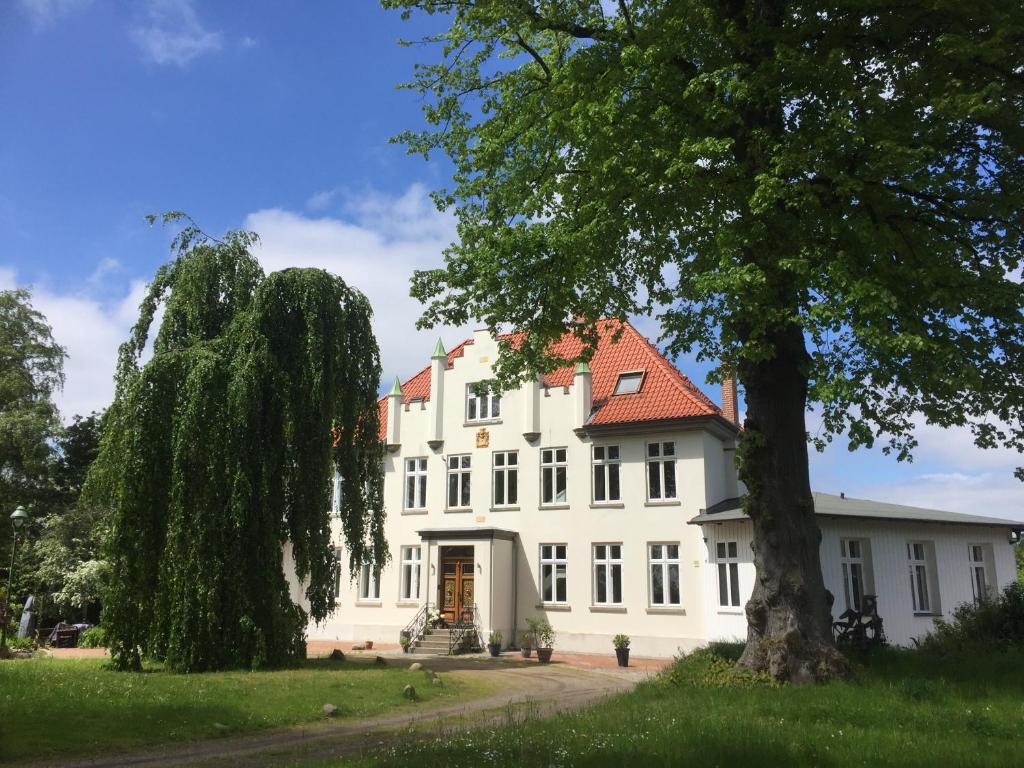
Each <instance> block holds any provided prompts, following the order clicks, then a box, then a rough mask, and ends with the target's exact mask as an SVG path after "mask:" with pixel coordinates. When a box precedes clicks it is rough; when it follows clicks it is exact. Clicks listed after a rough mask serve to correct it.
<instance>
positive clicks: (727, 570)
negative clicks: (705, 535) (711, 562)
mask: <svg viewBox="0 0 1024 768" xmlns="http://www.w3.org/2000/svg"><path fill="white" fill-rule="evenodd" d="M715 560H716V562H717V563H718V605H719V606H721V607H722V608H738V607H739V605H740V558H739V544H738V543H737V542H735V541H719V542H717V543H716V544H715Z"/></svg>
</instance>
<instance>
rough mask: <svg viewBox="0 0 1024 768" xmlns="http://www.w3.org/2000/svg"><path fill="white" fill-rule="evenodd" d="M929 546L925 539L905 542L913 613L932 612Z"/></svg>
mask: <svg viewBox="0 0 1024 768" xmlns="http://www.w3.org/2000/svg"><path fill="white" fill-rule="evenodd" d="M929 550H930V546H929V542H926V541H908V542H907V560H908V561H909V564H910V594H911V598H912V600H913V603H914V613H932V611H933V607H932V606H933V603H934V601H933V599H932V594H931V582H932V579H931V566H930V564H929V562H928V560H929V554H930V552H929Z"/></svg>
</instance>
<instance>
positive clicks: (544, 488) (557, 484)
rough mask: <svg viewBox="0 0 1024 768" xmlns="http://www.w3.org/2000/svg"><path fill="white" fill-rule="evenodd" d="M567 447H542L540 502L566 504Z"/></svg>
mask: <svg viewBox="0 0 1024 768" xmlns="http://www.w3.org/2000/svg"><path fill="white" fill-rule="evenodd" d="M566 468H567V462H566V449H565V448H542V449H541V452H540V503H541V504H564V503H565V501H566V499H567V498H568V497H567V496H566V485H565V479H566Z"/></svg>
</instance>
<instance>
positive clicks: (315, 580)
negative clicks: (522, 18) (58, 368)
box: [85, 214, 387, 672]
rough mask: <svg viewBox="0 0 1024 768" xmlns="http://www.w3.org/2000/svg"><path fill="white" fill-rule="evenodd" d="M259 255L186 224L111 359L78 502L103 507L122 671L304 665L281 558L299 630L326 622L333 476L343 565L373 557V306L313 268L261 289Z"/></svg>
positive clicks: (246, 243) (376, 489)
mask: <svg viewBox="0 0 1024 768" xmlns="http://www.w3.org/2000/svg"><path fill="white" fill-rule="evenodd" d="M180 218H182V215H181V214H168V215H166V216H165V219H166V220H171V221H177V220H178V219H180ZM255 240H256V236H255V235H254V234H251V233H246V232H230V233H228V234H227V235H226V236H225V238H224V239H223V240H215V239H213V238H210V237H208V236H206V235H204V234H203V233H202V232H201V231H200V230H198V229H197V228H196V227H195V225H194V224H191V223H190V224H189V225H188V226H186V227H185V229H184V230H183V231H182V232H181V234H180V235H179V236H178V237H177V238H176V239H175V241H174V244H173V251H174V253H175V254H176V255H175V258H174V259H173V260H172V261H170V262H169V263H168V264H166V265H164V266H163V267H161V268H160V270H159V271H158V272H157V274H156V278H155V279H154V281H153V283H152V284H151V285H150V286H149V290H148V293H147V295H146V297H145V299H144V300H143V302H142V305H141V308H140V316H139V320H138V322H137V323H136V325H135V327H134V328H133V330H132V334H131V337H130V338H129V339H128V341H127V342H126V343H125V344H124V345H122V347H121V351H120V359H119V363H118V369H117V375H116V393H115V398H114V403H113V405H112V406H111V408H110V411H109V413H108V417H107V418H108V421H107V427H106V430H105V432H104V435H103V441H102V445H101V450H100V454H99V457H98V458H97V460H96V462H95V464H94V465H93V467H92V469H91V471H90V475H89V478H88V481H87V485H86V489H85V492H86V495H87V497H88V498H90V499H91V500H92V501H93V502H101V503H105V504H107V505H109V506H110V507H111V509H112V510H113V514H112V524H111V531H110V535H109V539H108V541H107V543H106V548H107V557H108V559H109V561H110V567H111V579H110V583H111V584H110V588H109V593H108V594H107V595H106V596H105V599H104V612H103V623H104V625H105V626H106V627H107V630H108V637H109V638H110V643H111V655H112V657H113V660H114V663H115V665H117V666H118V667H120V668H138V667H139V665H140V662H141V658H142V657H143V656H146V657H153V658H156V659H160V660H163V661H164V662H166V664H167V665H168V666H169V667H170V668H172V669H175V670H179V671H183V672H198V671H205V670H214V669H224V668H229V667H257V666H279V665H283V664H286V663H288V662H290V661H293V660H295V659H297V658H300V657H301V656H302V655H303V654H304V652H305V651H304V634H305V627H306V622H307V619H308V616H307V614H306V612H305V611H304V610H303V609H302V608H300V607H299V606H298V605H296V604H295V603H293V601H292V599H291V597H290V595H289V588H288V584H287V582H286V578H285V573H284V568H283V559H282V550H283V548H284V547H285V544H286V542H287V543H290V551H291V554H292V557H293V559H294V567H295V571H296V574H297V576H298V577H299V579H300V581H302V582H303V585H304V589H305V598H306V601H307V602H308V605H309V616H311V617H312V618H313V619H315V620H321V619H323V618H324V617H325V616H326V615H327V612H328V610H329V609H330V608H331V607H332V606H333V595H332V585H333V583H334V576H335V569H336V565H335V560H334V557H333V553H332V551H331V549H330V543H331V541H330V536H331V531H330V519H329V510H330V498H329V492H330V484H331V483H330V481H331V477H332V475H333V472H334V470H335V468H337V469H338V470H339V471H340V472H341V474H342V476H343V477H344V478H345V494H344V497H343V499H342V510H341V516H342V527H343V530H344V536H345V539H346V542H347V545H348V551H349V555H350V560H351V564H352V566H353V567H356V566H358V564H359V563H361V562H362V561H363V559H364V558H373V559H374V560H375V561H376V562H384V560H385V559H386V556H387V550H386V546H385V542H384V535H383V505H382V503H381V484H382V476H381V470H380V467H381V465H380V460H381V456H380V444H379V440H378V414H377V393H378V388H379V383H380V362H379V354H378V349H377V343H376V340H375V338H374V335H373V331H372V329H371V326H370V320H371V309H370V305H369V303H368V302H367V300H366V298H365V297H364V296H363V295H362V294H361V293H360V292H358V291H356V290H354V289H352V288H350V287H348V286H347V285H346V284H345V283H344V282H343V281H342V280H341V278H339V277H337V276H334V275H331V274H329V273H327V272H325V271H323V270H318V269H287V270H283V271H281V272H275V273H272V274H270V275H269V276H265V275H264V274H263V271H262V270H261V268H260V266H259V264H258V263H257V261H256V259H255V258H253V256H252V255H251V254H250V247H251V246H252V244H253V243H254V242H255ZM161 305H162V307H163V310H164V313H163V318H162V320H161V322H160V325H159V330H158V332H157V333H156V336H155V338H154V339H153V348H152V349H153V354H152V358H151V359H150V360H149V361H148V362H146V363H145V364H140V363H141V357H142V354H143V350H144V349H145V348H146V343H147V340H148V339H149V335H150V329H151V327H152V325H153V323H154V319H155V318H156V316H157V311H158V309H159V308H160V307H161Z"/></svg>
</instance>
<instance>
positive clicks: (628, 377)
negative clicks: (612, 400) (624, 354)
mask: <svg viewBox="0 0 1024 768" xmlns="http://www.w3.org/2000/svg"><path fill="white" fill-rule="evenodd" d="M643 382H644V372H643V371H630V372H629V373H620V374H619V378H618V380H617V381H616V382H615V389H614V390H612V395H635V394H636V393H637V392H639V391H640V386H641V385H642V384H643Z"/></svg>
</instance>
